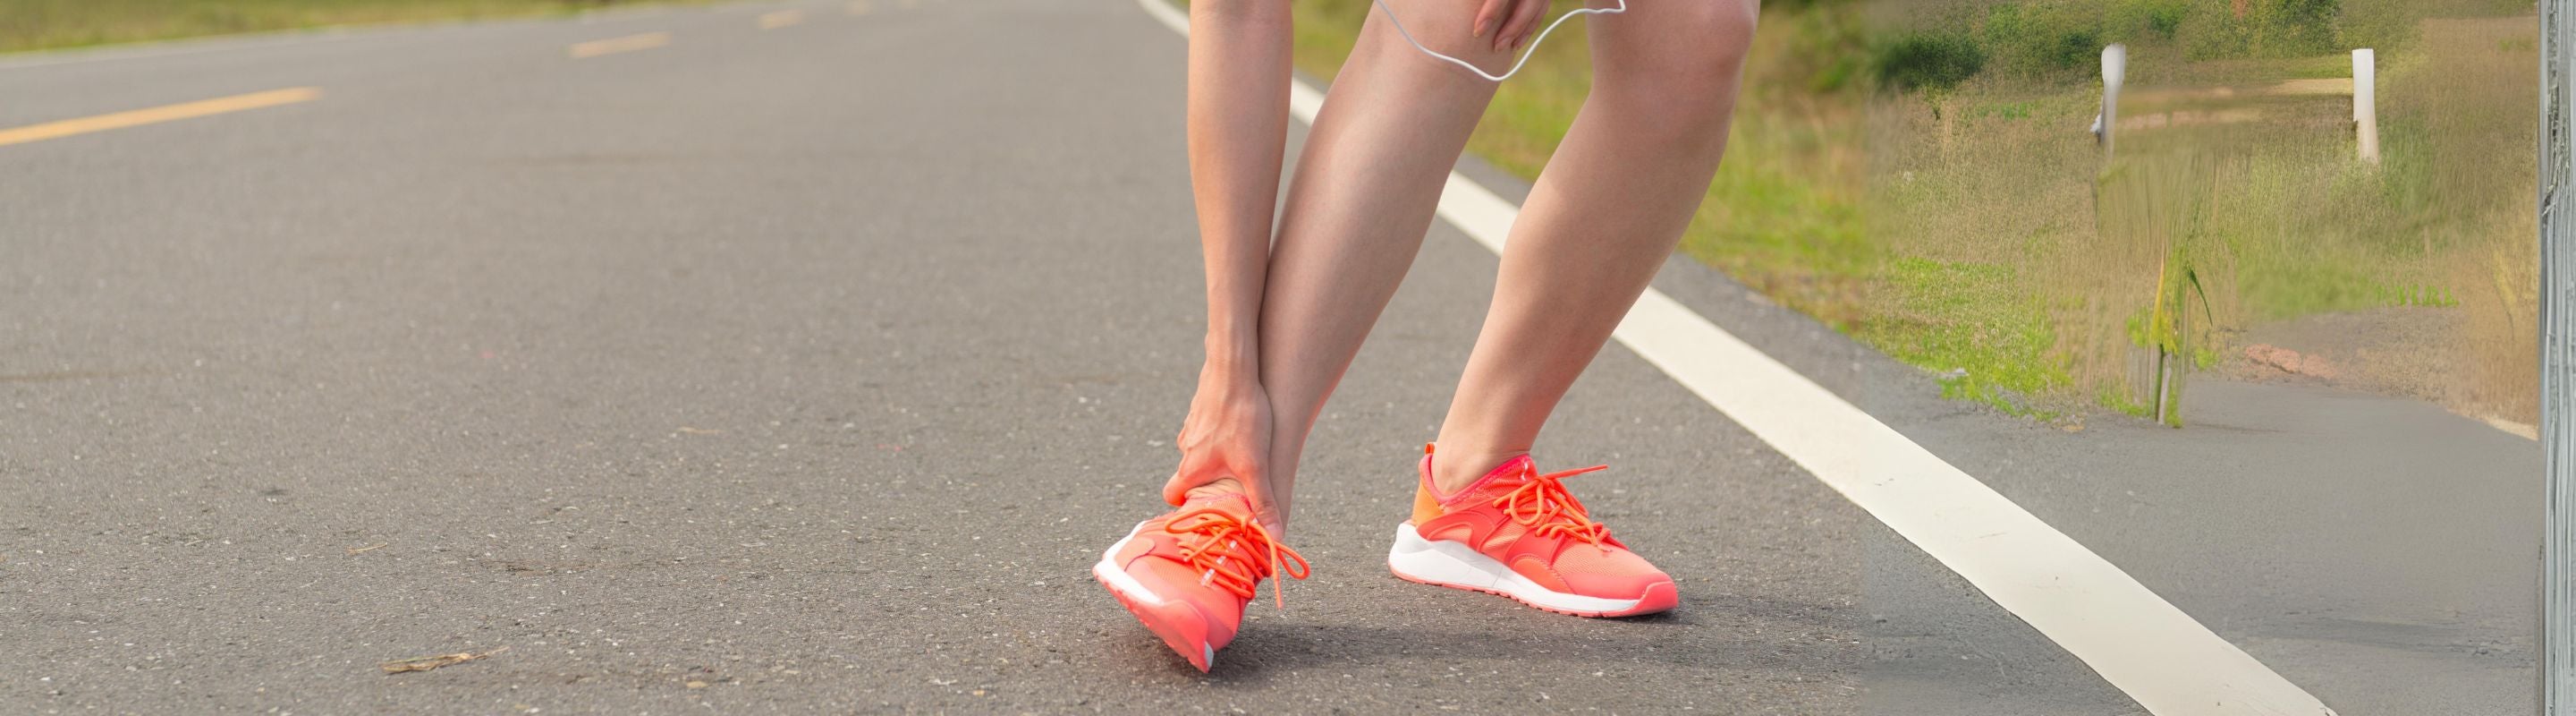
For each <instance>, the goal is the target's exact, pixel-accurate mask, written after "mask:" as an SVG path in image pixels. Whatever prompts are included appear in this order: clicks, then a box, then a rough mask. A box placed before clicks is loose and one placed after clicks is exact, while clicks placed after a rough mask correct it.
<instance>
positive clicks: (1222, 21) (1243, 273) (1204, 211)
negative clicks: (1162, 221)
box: [1189, 0, 1291, 376]
mask: <svg viewBox="0 0 2576 716" xmlns="http://www.w3.org/2000/svg"><path fill="white" fill-rule="evenodd" d="M1290 39H1291V38H1290V19H1289V12H1288V3H1287V2H1286V0H1197V2H1193V3H1191V5H1190V54H1189V154H1190V189H1191V194H1192V196H1193V198H1195V199H1196V201H1197V204H1198V217H1199V241H1200V244H1201V247H1202V249H1203V251H1204V253H1205V256H1206V261H1207V287H1208V293H1207V305H1208V334H1207V351H1208V364H1209V368H1211V369H1214V370H1220V371H1228V372H1232V371H1241V372H1242V373H1243V374H1248V375H1256V376H1257V375H1258V372H1257V370H1258V364H1259V360H1258V356H1259V355H1260V350H1259V336H1260V317H1261V294H1262V290H1263V284H1264V281H1265V277H1266V276H1267V275H1268V273H1269V262H1270V227H1271V219H1272V214H1273V209H1274V207H1275V206H1276V205H1277V202H1278V194H1279V168H1280V162H1281V160H1282V155H1283V154H1284V153H1285V152H1286V145H1287V137H1288V81H1289V54H1288V53H1289V43H1290Z"/></svg>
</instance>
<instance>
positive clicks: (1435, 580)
mask: <svg viewBox="0 0 2576 716" xmlns="http://www.w3.org/2000/svg"><path fill="white" fill-rule="evenodd" d="M1386 567H1387V569H1389V570H1392V571H1394V572H1395V576H1398V577H1403V578H1405V579H1407V580H1411V581H1415V582H1421V583H1424V584H1433V585H1439V586H1443V587H1452V588H1456V589H1470V590H1475V591H1479V592H1485V593H1488V594H1498V595H1502V596H1506V597H1511V598H1513V599H1516V600H1519V601H1520V602H1521V603H1523V604H1527V605H1530V606H1533V607H1538V608H1540V609H1545V610H1548V611H1552V612H1560V613H1565V614H1572V615H1575V616H1586V617H1605V616H1630V615H1635V614H1644V613H1649V612H1657V611H1663V610H1664V609H1668V608H1671V603H1672V599H1671V594H1670V590H1671V589H1672V585H1671V584H1670V583H1665V584H1662V585H1657V586H1658V587H1661V588H1662V589H1663V590H1665V591H1666V592H1667V593H1666V594H1665V595H1663V597H1664V599H1662V600H1660V601H1662V602H1663V604H1661V605H1659V606H1657V607H1655V608H1648V609H1642V610H1641V609H1639V608H1638V606H1639V605H1640V604H1643V603H1644V602H1646V601H1647V600H1648V599H1649V598H1652V597H1655V596H1657V595H1656V594H1655V591H1656V587H1649V588H1647V592H1646V594H1645V595H1643V596H1640V597H1639V598H1636V599H1603V598H1601V597H1587V596H1584V595H1581V594H1568V593H1565V592H1559V591H1556V590H1553V589H1548V588H1547V587H1543V586H1539V584H1538V583H1537V582H1532V581H1530V580H1529V578H1528V577H1523V576H1521V574H1520V573H1519V572H1515V571H1512V568H1511V567H1510V566H1509V565H1505V564H1503V563H1501V562H1497V561H1494V558H1492V557H1487V556H1485V555H1484V554H1483V553H1480V552H1477V551H1475V550H1473V549H1469V548H1468V547H1467V545H1464V544H1460V543H1457V542H1451V541H1446V540H1443V541H1439V542H1434V541H1431V540H1426V539H1423V538H1422V534H1421V533H1420V532H1416V531H1414V529H1413V525H1412V524H1410V523H1406V524H1398V525H1396V526H1395V547H1394V549H1391V550H1388V552H1387V555H1386Z"/></svg>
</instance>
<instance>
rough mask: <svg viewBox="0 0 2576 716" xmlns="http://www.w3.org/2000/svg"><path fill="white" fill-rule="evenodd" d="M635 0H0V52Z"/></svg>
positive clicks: (539, 11) (542, 11) (516, 13)
mask: <svg viewBox="0 0 2576 716" xmlns="http://www.w3.org/2000/svg"><path fill="white" fill-rule="evenodd" d="M639 1H642V0H0V52H16V51H23V50H43V49H54V48H63V47H80V46H85V45H101V44H108V43H117V42H142V41H147V40H168V39H175V38H182V37H195V36H200V35H220V34H229V33H241V32H264V31H270V30H295V29H304V28H314V27H324V26H330V25H362V24H373V23H388V22H416V21H423V20H449V19H469V18H494V17H520V16H528V15H550V14H563V13H571V12H578V11H581V10H586V9H592V8H598V7H604V6H608V5H619V4H634V3H636V2H639Z"/></svg>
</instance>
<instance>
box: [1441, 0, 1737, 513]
mask: <svg viewBox="0 0 2576 716" xmlns="http://www.w3.org/2000/svg"><path fill="white" fill-rule="evenodd" d="M1595 4H1596V5H1598V4H1599V3H1597V2H1596V3H1595ZM1629 7H1630V9H1629V11H1628V12H1627V13H1626V14H1622V15H1611V16H1596V17H1594V18H1592V19H1591V20H1590V22H1591V28H1590V30H1591V36H1592V67H1593V69H1592V74H1593V80H1592V95H1591V97H1590V98H1589V99H1587V100H1585V102H1584V103H1583V109H1582V111H1581V113H1580V114H1578V115H1576V117H1575V120H1574V125H1573V127H1572V128H1571V129H1569V130H1568V131H1567V132H1566V135H1565V141H1564V143H1563V144H1561V145H1559V146H1558V148H1557V151H1556V155H1555V157H1553V158H1551V159H1550V160H1549V161H1548V164H1547V168H1546V170H1545V171H1543V172H1541V173H1540V174H1539V178H1538V182H1537V184H1536V185H1535V186H1533V187H1532V189H1531V191H1530V197H1529V200H1528V201H1527V202H1524V204H1523V206H1522V207H1521V212H1520V220H1519V221H1518V222H1516V223H1514V224H1513V225H1512V233H1511V241H1510V242H1509V243H1508V244H1507V245H1506V246H1507V248H1506V249H1505V250H1504V251H1503V264H1502V271H1501V273H1500V274H1499V276H1498V277H1497V280H1496V285H1495V288H1494V300H1493V305H1492V306H1491V307H1490V308H1489V309H1488V310H1487V313H1486V315H1485V325H1484V329H1483V330H1482V332H1481V333H1479V334H1478V335H1477V337H1476V348H1475V352H1474V353H1472V354H1471V355H1470V356H1469V357H1468V359H1467V369H1466V373H1465V375H1464V376H1463V377H1462V379H1461V380H1460V381H1459V384H1458V392H1457V394H1456V395H1455V396H1454V397H1453V398H1452V399H1451V400H1450V403H1449V416H1448V418H1447V419H1446V420H1444V421H1442V422H1441V425H1440V437H1439V446H1440V454H1439V459H1438V460H1437V461H1436V462H1435V464H1434V469H1433V473H1434V474H1433V476H1432V477H1433V482H1434V483H1435V484H1436V485H1438V486H1439V487H1440V488H1441V489H1442V490H1444V491H1454V490H1457V489H1458V488H1461V487H1465V486H1466V485H1467V484H1468V483H1471V482H1474V481H1475V480H1476V479H1477V478H1479V477H1481V476H1483V475H1484V474H1485V473H1486V472H1487V471H1489V470H1492V469H1493V468H1494V467H1495V466H1497V465H1501V464H1503V463H1504V462H1506V461H1509V460H1511V459H1512V458H1515V457H1518V456H1520V455H1524V454H1527V453H1528V452H1529V449H1530V444H1531V443H1532V442H1534V441H1536V440H1537V439H1538V432H1539V427H1540V426H1541V425H1542V424H1544V423H1546V422H1547V417H1548V414H1549V413H1550V412H1553V411H1554V410H1555V409H1556V404H1557V401H1558V400H1559V399H1561V398H1563V397H1564V396H1565V391H1566V389H1567V388H1569V387H1571V386H1573V384H1574V380H1575V378H1576V377H1577V376H1579V375H1581V374H1582V373H1583V369H1584V367H1585V366H1587V365H1590V364H1591V362H1592V358H1593V356H1594V355H1596V354H1598V353H1600V351H1601V347H1602V345H1603V344H1604V343H1607V342H1608V341H1609V339H1610V332H1611V329H1613V328H1615V327H1617V325H1618V323H1619V319H1620V317H1622V316H1624V315H1626V314H1627V312H1628V308H1629V307H1630V306H1631V305H1634V304H1635V303H1636V301H1637V296H1638V295H1640V294H1642V293H1644V292H1645V290H1646V284H1647V283H1648V282H1649V281H1651V280H1652V279H1653V278H1654V276H1655V270H1656V268H1657V267H1659V266H1661V265H1663V262H1664V259H1665V257H1667V256H1670V255H1671V254H1672V252H1673V248H1674V246H1676V245H1677V244H1678V243H1679V242H1680V241H1681V234H1682V229H1683V228H1685V227H1686V226H1688V225H1689V223H1690V219H1691V215H1692V214H1693V213H1694V212H1695V211H1696V210H1697V209H1698V207H1699V204H1700V199H1701V198H1702V197H1703V196H1706V194H1707V193H1708V183H1709V180H1710V179H1711V178H1712V177H1713V176H1715V174H1716V172H1717V162H1718V157H1719V156H1720V155H1722V154H1723V153H1724V152H1725V150H1726V133H1727V127H1728V125H1729V123H1730V120H1731V118H1732V116H1733V114H1734V111H1735V95H1736V87H1737V84H1738V83H1739V78H1740V77H1741V75H1742V72H1741V70H1742V68H1743V64H1744V53H1745V50H1746V46H1747V45H1748V44H1749V43H1750V42H1751V41H1752V38H1753V25H1754V16H1755V12H1756V9H1757V5H1756V4H1755V3H1754V2H1751V1H1750V0H1690V1H1688V2H1664V1H1661V0H1643V1H1638V0H1631V2H1629Z"/></svg>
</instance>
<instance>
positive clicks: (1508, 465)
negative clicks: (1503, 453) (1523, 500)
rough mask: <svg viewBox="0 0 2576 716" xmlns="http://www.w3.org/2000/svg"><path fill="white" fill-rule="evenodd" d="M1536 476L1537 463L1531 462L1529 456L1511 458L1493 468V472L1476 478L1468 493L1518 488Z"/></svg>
mask: <svg viewBox="0 0 2576 716" xmlns="http://www.w3.org/2000/svg"><path fill="white" fill-rule="evenodd" d="M1536 474H1538V463H1536V462H1533V461H1531V460H1530V456H1528V455H1521V456H1517V457H1513V458H1512V459H1509V460H1504V461H1503V464H1501V465H1496V466H1494V469H1493V471H1492V472H1487V473H1485V476H1484V477H1481V478H1477V479H1476V483H1475V485H1473V486H1472V487H1471V488H1470V491H1473V490H1475V489H1482V488H1491V487H1501V488H1512V487H1519V486H1520V484H1521V483H1524V482H1529V479H1530V476H1531V475H1536Z"/></svg>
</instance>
